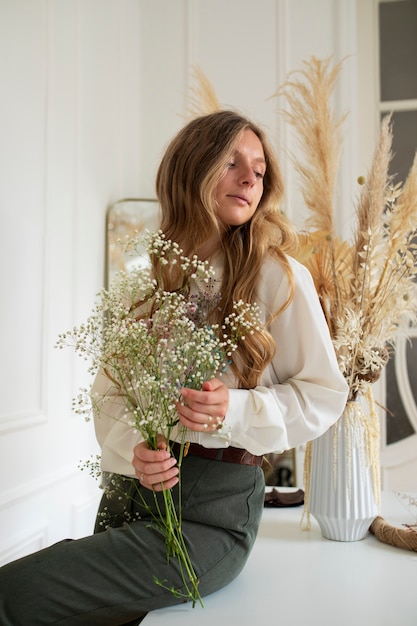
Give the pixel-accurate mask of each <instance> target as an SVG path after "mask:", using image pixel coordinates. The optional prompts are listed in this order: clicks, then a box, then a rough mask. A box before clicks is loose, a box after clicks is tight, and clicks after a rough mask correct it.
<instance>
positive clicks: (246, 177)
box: [240, 165, 256, 187]
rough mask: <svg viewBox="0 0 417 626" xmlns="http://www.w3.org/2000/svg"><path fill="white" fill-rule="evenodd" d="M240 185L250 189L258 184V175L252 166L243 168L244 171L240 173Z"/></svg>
mask: <svg viewBox="0 0 417 626" xmlns="http://www.w3.org/2000/svg"><path fill="white" fill-rule="evenodd" d="M240 183H241V184H242V185H248V186H250V187H251V186H252V185H254V184H255V183H256V174H255V172H254V171H253V169H252V167H251V166H249V165H247V166H244V167H242V171H241V173H240Z"/></svg>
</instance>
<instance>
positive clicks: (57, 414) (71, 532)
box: [0, 0, 140, 562]
mask: <svg viewBox="0 0 417 626" xmlns="http://www.w3.org/2000/svg"><path fill="white" fill-rule="evenodd" d="M138 23H139V5H138V3H137V2H136V1H131V0H123V1H120V2H118V1H115V0H82V1H74V0H62V1H61V0H59V1H58V0H49V1H48V0H1V2H0V42H1V43H0V46H1V50H2V53H1V54H0V78H1V80H0V84H1V92H2V95H1V99H0V107H1V109H0V137H1V142H0V155H1V156H0V158H1V167H0V208H1V214H2V220H1V222H2V224H3V228H2V229H1V231H0V233H1V234H0V237H1V243H0V254H1V261H0V263H1V279H0V280H1V287H0V290H1V294H2V305H1V321H2V323H1V325H0V333H1V335H0V345H1V346H2V363H3V365H2V374H1V377H0V385H1V387H0V433H1V438H0V464H1V472H0V561H2V562H4V561H7V560H9V559H12V558H15V557H16V556H19V555H20V554H22V553H26V552H29V551H31V550H34V549H37V548H39V547H42V546H45V545H48V544H49V543H51V542H53V541H55V540H57V539H60V538H62V537H67V536H69V537H77V536H80V535H83V534H86V533H88V532H91V529H92V524H93V519H94V512H95V509H96V506H97V500H98V497H99V495H100V491H99V489H98V486H97V483H96V482H95V481H94V480H93V479H92V478H90V477H89V476H87V475H85V474H84V473H82V472H81V471H80V470H79V469H78V464H79V462H80V461H84V460H86V459H88V458H89V456H90V454H91V453H95V451H96V447H95V439H94V433H93V428H92V425H91V423H90V424H86V423H85V422H84V421H83V420H82V419H80V418H78V417H76V416H74V414H72V412H71V399H72V397H73V395H75V393H76V390H77V388H78V385H79V384H81V383H83V382H86V381H89V379H88V378H87V377H86V374H85V370H86V368H85V365H84V364H83V363H82V362H81V361H79V360H77V359H78V357H75V356H74V354H73V352H72V351H71V350H70V349H68V351H58V350H56V349H54V344H55V341H56V338H57V335H58V333H59V332H62V331H64V330H66V329H67V328H71V327H72V325H73V324H75V323H76V324H78V323H79V322H81V321H82V320H83V319H84V318H85V317H86V315H87V314H88V312H89V311H90V308H91V305H92V303H93V300H94V295H95V293H96V292H97V291H98V289H99V288H100V287H101V286H102V283H103V274H104V223H105V211H106V208H107V206H108V205H109V203H111V202H112V201H114V200H116V199H118V198H120V197H121V196H123V195H137V194H138V193H139V187H138V170H139V151H138V146H139V123H138V120H139V80H138V77H139V44H140V41H139V38H138Z"/></svg>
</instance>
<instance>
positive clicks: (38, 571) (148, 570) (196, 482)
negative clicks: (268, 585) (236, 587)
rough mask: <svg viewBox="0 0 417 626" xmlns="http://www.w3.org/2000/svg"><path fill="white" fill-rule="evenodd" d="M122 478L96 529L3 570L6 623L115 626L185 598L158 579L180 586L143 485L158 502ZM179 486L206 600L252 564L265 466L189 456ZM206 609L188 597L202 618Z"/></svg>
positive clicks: (0, 585) (0, 589)
mask: <svg viewBox="0 0 417 626" xmlns="http://www.w3.org/2000/svg"><path fill="white" fill-rule="evenodd" d="M119 478H120V480H121V482H122V485H124V489H123V490H124V491H125V492H126V495H125V496H123V497H121V496H120V495H119V494H117V495H116V493H115V494H114V495H113V496H111V497H110V498H107V497H106V496H104V497H103V500H102V502H101V504H100V507H99V511H98V515H97V522H96V529H95V533H94V534H93V535H91V536H89V537H85V538H83V539H78V540H64V541H61V542H59V543H57V544H55V545H53V546H51V547H49V548H45V549H43V550H41V551H39V552H36V553H34V554H32V555H29V556H27V557H24V558H23V559H19V560H17V561H14V562H12V563H9V564H7V565H5V566H4V567H2V568H0V624H1V626H29V625H30V626H46V625H51V624H55V625H59V626H77V625H78V626H89V625H91V626H93V625H94V626H116V625H123V624H126V623H127V622H133V620H135V619H139V618H140V617H142V616H144V615H146V613H147V612H149V611H152V610H154V609H158V608H162V607H167V606H170V605H173V604H177V603H180V602H182V601H183V600H182V599H181V598H175V597H174V596H173V594H172V593H171V592H170V591H168V590H166V589H165V588H163V587H161V586H159V585H157V584H156V583H155V581H154V576H157V577H158V579H159V580H160V581H166V584H167V585H168V586H172V587H173V588H175V589H180V588H182V580H181V575H180V572H179V570H178V567H177V563H176V561H175V559H174V560H173V559H171V560H170V561H169V563H168V562H167V558H166V547H165V543H164V538H163V536H162V535H161V534H160V533H159V532H157V531H156V530H155V528H153V527H152V524H150V523H149V522H150V519H149V517H147V516H146V515H144V509H143V507H142V505H141V504H140V503H139V500H140V499H139V498H137V497H135V496H134V493H135V491H136V489H141V492H142V493H143V494H144V496H145V497H146V498H148V499H149V502H150V505H151V506H152V504H151V503H152V501H153V494H152V492H150V491H149V490H146V489H143V488H141V487H140V485H139V483H138V482H137V481H131V480H130V479H123V478H122V477H119ZM176 489H177V487H176V488H175V489H174V490H173V491H174V495H175V490H176ZM181 490H182V497H181V501H182V520H183V522H182V532H183V535H184V537H185V541H186V544H187V549H188V553H189V554H190V556H191V559H192V562H193V565H194V569H195V572H196V574H197V576H198V579H199V592H200V594H201V596H203V597H204V596H205V595H207V594H210V593H212V592H214V591H216V590H218V589H220V588H222V587H224V586H225V585H227V584H228V583H229V582H230V581H232V580H233V579H234V578H235V577H236V576H237V575H238V574H239V573H240V572H241V570H242V568H243V567H244V565H245V563H246V560H247V558H248V556H249V553H250V550H251V548H252V546H253V543H254V541H255V538H256V534H257V530H258V526H259V522H260V518H261V514H262V509H263V503H264V475H263V471H262V469H261V468H260V467H255V466H248V465H238V464H235V463H228V462H223V461H215V460H210V459H202V458H200V457H195V456H189V457H186V458H185V459H184V461H183V466H182V470H181ZM132 495H133V496H134V497H132ZM201 610H204V609H203V608H201V607H200V606H199V605H197V606H196V607H195V608H192V605H191V604H190V611H196V618H197V617H198V615H197V612H198V611H201Z"/></svg>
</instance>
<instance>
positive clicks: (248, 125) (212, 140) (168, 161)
mask: <svg viewBox="0 0 417 626" xmlns="http://www.w3.org/2000/svg"><path fill="white" fill-rule="evenodd" d="M248 129H249V130H252V131H253V132H254V133H255V134H256V135H257V137H258V138H259V140H260V141H261V144H262V146H263V150H264V155H265V160H266V173H265V176H264V181H263V182H264V191H263V195H262V198H261V200H260V202H259V205H258V207H257V209H256V211H255V213H254V215H253V217H252V218H251V219H250V220H249V221H248V222H246V223H245V224H242V225H240V226H230V227H229V228H228V229H227V230H226V231H223V230H221V228H220V226H219V222H218V220H217V217H216V200H215V190H216V187H217V184H218V182H219V180H220V178H221V177H222V175H223V174H224V172H225V171H226V167H227V163H228V162H229V160H230V158H231V156H232V154H233V152H234V149H235V146H236V144H237V142H238V141H239V139H240V137H241V135H242V133H243V132H244V131H245V130H248ZM156 193H157V197H158V200H159V203H160V207H161V229H162V231H163V232H164V233H165V235H166V237H167V238H168V239H170V240H172V241H176V242H177V243H178V244H179V246H180V247H181V248H182V249H183V251H184V253H185V254H186V255H187V256H192V255H193V254H195V253H196V251H197V250H198V249H199V248H200V247H201V246H202V245H203V244H204V243H205V242H207V241H208V240H209V239H210V238H211V237H213V235H214V234H216V233H217V234H218V235H219V238H220V242H221V243H220V246H221V249H222V251H223V253H224V272H223V282H222V286H221V301H220V305H219V306H217V307H216V309H215V310H214V311H213V312H212V318H213V319H212V320H211V321H212V322H217V323H221V322H222V321H223V319H224V318H225V316H226V315H228V314H229V313H230V312H231V311H232V308H233V303H234V302H237V301H239V300H243V301H244V302H251V303H253V302H255V299H256V288H257V283H258V279H259V275H260V270H261V267H262V264H263V262H264V260H265V258H266V257H267V256H268V255H271V256H273V257H275V258H276V259H279V260H280V262H281V263H282V264H283V266H284V268H285V271H286V272H287V275H288V277H289V284H290V289H289V293H288V299H287V301H286V303H285V305H284V306H283V307H282V309H280V311H281V310H283V309H284V308H285V307H286V306H288V304H289V302H290V301H291V299H292V297H293V289H294V285H293V278H292V272H291V268H290V265H289V262H288V258H287V256H286V255H287V254H291V253H293V252H294V250H295V246H296V242H297V237H296V234H295V230H294V229H293V227H292V226H291V225H290V223H289V222H288V220H287V219H286V218H285V216H284V215H283V213H282V211H281V210H280V202H281V199H282V196H283V180H282V174H281V170H280V167H279V165H278V161H277V159H276V157H275V154H274V152H273V150H272V148H271V146H270V144H269V142H268V140H267V137H266V135H265V133H264V132H263V131H262V129H261V128H259V127H258V126H256V125H255V124H254V123H252V122H251V121H250V120H248V119H246V118H245V117H243V116H242V115H240V114H239V113H237V112H234V111H229V110H227V111H218V112H215V113H212V114H209V115H204V116H201V117H198V118H196V119H194V120H192V121H191V122H190V123H188V124H187V125H186V126H185V127H184V128H183V129H182V130H181V131H180V132H179V133H178V134H177V135H176V137H174V139H173V140H172V141H171V143H170V144H169V146H168V148H167V150H166V152H165V154H164V156H163V158H162V161H161V163H160V166H159V169H158V172H157V177H156ZM177 272H178V270H177V269H176V267H175V266H166V268H165V276H164V277H163V280H164V284H165V285H166V286H167V288H169V289H175V288H176V286H177V285H178V281H179V280H180V277H179V274H178V273H177ZM280 311H273V312H271V317H270V319H269V320H267V324H266V326H265V327H264V328H263V329H260V330H259V331H257V332H255V333H254V334H253V335H250V336H247V337H246V339H245V341H242V342H241V344H240V345H239V347H238V350H237V352H236V353H235V358H234V362H233V364H232V368H233V371H234V373H235V375H236V376H237V378H238V380H239V385H240V387H242V388H246V389H250V388H253V387H255V386H256V385H257V384H258V381H259V378H260V375H261V373H262V371H263V370H264V369H265V367H266V366H267V365H268V363H270V361H271V360H272V358H273V356H274V353H275V349H276V347H275V343H274V341H273V339H272V337H271V335H270V334H269V332H268V330H267V328H268V324H269V323H270V322H271V320H272V319H273V318H274V317H276V316H277V315H278V314H279V313H280ZM237 363H239V366H237Z"/></svg>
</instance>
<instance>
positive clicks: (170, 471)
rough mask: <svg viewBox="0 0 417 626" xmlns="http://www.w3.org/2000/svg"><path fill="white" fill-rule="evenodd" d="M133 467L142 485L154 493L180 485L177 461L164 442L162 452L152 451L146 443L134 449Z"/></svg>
mask: <svg viewBox="0 0 417 626" xmlns="http://www.w3.org/2000/svg"><path fill="white" fill-rule="evenodd" d="M132 465H133V467H134V470H135V474H136V476H137V478H138V479H139V481H140V483H141V485H143V487H146V488H147V489H153V490H154V491H162V489H171V488H172V487H174V486H175V485H176V484H177V483H178V473H179V470H178V467H177V460H176V459H175V458H174V457H173V456H171V453H170V452H169V451H168V450H167V449H166V443H165V442H164V445H163V449H162V450H151V449H150V448H149V447H148V446H147V444H146V443H145V442H142V443H140V444H138V445H137V446H136V447H135V449H134V456H133V460H132Z"/></svg>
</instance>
